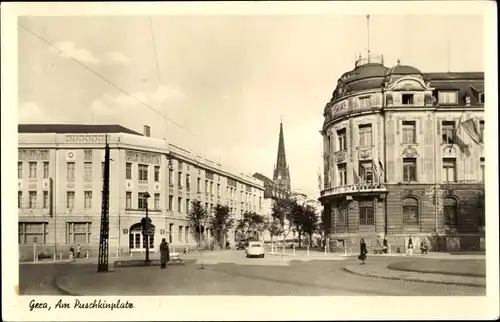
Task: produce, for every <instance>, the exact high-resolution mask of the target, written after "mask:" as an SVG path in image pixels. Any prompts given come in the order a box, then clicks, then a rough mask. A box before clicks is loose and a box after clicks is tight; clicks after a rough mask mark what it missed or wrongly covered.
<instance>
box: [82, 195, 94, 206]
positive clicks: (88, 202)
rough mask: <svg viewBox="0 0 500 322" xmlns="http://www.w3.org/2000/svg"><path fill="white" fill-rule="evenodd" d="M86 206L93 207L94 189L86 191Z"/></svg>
mask: <svg viewBox="0 0 500 322" xmlns="http://www.w3.org/2000/svg"><path fill="white" fill-rule="evenodd" d="M83 194H84V200H85V201H84V208H85V209H92V191H85V192H84V193H83Z"/></svg>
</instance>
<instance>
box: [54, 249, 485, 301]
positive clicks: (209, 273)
mask: <svg viewBox="0 0 500 322" xmlns="http://www.w3.org/2000/svg"><path fill="white" fill-rule="evenodd" d="M297 259H299V258H289V259H288V260H287V262H286V263H283V264H282V263H281V262H280V258H279V257H272V256H267V255H266V257H265V258H246V257H245V254H244V252H243V251H231V252H224V253H219V254H215V253H212V254H205V255H204V259H203V265H204V267H205V269H200V266H201V260H196V259H195V258H194V256H193V258H192V259H186V265H184V266H171V267H169V268H168V269H166V270H161V269H159V268H158V267H134V268H119V269H114V270H113V271H112V272H110V273H107V274H97V273H95V270H94V269H91V270H89V269H83V267H85V266H84V265H74V264H73V265H72V266H80V267H81V268H82V270H81V271H65V272H63V274H62V275H61V277H60V278H58V284H59V286H60V287H61V288H63V289H65V290H66V291H68V292H70V293H73V294H78V295H117V294H121V295H262V296H265V295H268V296H279V295H294V296H304V295H367V296H370V295H371V296H373V295H381V296H383V295H388V296H401V295H402V296H404V295H418V296H425V295H428V296H449V295H455V296H465V295H485V289H484V288H479V287H470V286H462V285H444V284H430V283H419V282H412V281H404V280H387V279H377V278H373V277H365V276H359V275H355V274H352V273H349V272H346V271H345V270H344V269H343V268H344V266H346V265H356V264H358V260H357V259H356V258H352V257H347V258H345V257H344V258H343V259H342V260H307V261H306V260H297ZM300 259H301V258H300ZM277 260H278V261H277ZM401 260H405V259H404V257H400V258H392V257H372V258H371V261H370V263H369V264H367V265H387V264H390V263H391V262H395V261H401Z"/></svg>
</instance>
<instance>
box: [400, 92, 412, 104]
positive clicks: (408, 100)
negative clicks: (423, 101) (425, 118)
mask: <svg viewBox="0 0 500 322" xmlns="http://www.w3.org/2000/svg"><path fill="white" fill-rule="evenodd" d="M402 101H403V105H413V94H403V95H402Z"/></svg>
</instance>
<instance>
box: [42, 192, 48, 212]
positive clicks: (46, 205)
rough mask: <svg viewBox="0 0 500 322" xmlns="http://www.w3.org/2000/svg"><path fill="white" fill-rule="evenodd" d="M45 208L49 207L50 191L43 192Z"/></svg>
mask: <svg viewBox="0 0 500 322" xmlns="http://www.w3.org/2000/svg"><path fill="white" fill-rule="evenodd" d="M43 208H45V209H47V208H49V192H48V191H44V192H43Z"/></svg>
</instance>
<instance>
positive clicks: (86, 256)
mask: <svg viewBox="0 0 500 322" xmlns="http://www.w3.org/2000/svg"><path fill="white" fill-rule="evenodd" d="M85 258H89V251H88V250H86V251H85Z"/></svg>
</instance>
